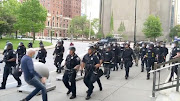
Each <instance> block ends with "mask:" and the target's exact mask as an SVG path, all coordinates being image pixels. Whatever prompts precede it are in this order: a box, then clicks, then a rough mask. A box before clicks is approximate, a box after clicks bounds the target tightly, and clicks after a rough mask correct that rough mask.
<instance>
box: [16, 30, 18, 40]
mask: <svg viewBox="0 0 180 101" xmlns="http://www.w3.org/2000/svg"><path fill="white" fill-rule="evenodd" d="M15 33H16V39H17V34H18V31H16V32H15Z"/></svg>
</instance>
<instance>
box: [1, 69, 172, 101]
mask: <svg viewBox="0 0 180 101" xmlns="http://www.w3.org/2000/svg"><path fill="white" fill-rule="evenodd" d="M140 70H141V69H140V67H135V66H133V67H132V68H131V70H130V78H129V79H128V80H125V79H124V75H125V71H124V69H123V70H119V71H114V72H113V71H112V72H111V78H110V79H109V80H107V79H106V78H105V77H104V76H103V77H101V81H102V85H103V91H99V88H98V85H97V83H94V86H95V89H94V93H93V94H92V98H91V100H90V101H155V98H151V97H150V96H151V92H152V75H151V79H150V80H146V72H143V73H141V72H140ZM167 73H169V71H167V72H164V73H163V74H164V75H167ZM56 76H57V74H56V73H55V72H53V73H51V74H50V78H51V82H52V83H53V84H55V85H56V86H57V87H56V89H55V90H54V91H51V92H49V93H48V99H49V101H72V100H69V97H70V96H67V95H66V92H67V89H66V88H65V86H64V84H63V82H62V81H56ZM86 90H87V88H86V86H85V85H84V83H83V80H80V81H78V82H77V98H76V99H74V100H73V101H85V97H86ZM25 96H27V94H23V93H19V92H17V88H10V89H7V90H3V91H1V93H0V101H19V100H20V99H22V98H24V97H25ZM31 101H42V100H41V96H36V97H34V98H33V99H32V100H31Z"/></svg>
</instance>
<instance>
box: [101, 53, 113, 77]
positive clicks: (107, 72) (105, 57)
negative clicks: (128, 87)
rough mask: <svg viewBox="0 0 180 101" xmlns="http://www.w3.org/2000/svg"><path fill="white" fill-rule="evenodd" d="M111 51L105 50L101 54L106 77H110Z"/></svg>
mask: <svg viewBox="0 0 180 101" xmlns="http://www.w3.org/2000/svg"><path fill="white" fill-rule="evenodd" d="M113 58H114V55H113V52H112V51H111V50H110V51H105V52H104V54H103V66H104V75H106V77H107V79H109V77H110V71H111V68H112V67H113V65H112V62H113Z"/></svg>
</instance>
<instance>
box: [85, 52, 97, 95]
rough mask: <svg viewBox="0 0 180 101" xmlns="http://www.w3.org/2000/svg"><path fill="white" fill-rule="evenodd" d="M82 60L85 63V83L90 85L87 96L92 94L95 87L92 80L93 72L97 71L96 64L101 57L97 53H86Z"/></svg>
mask: <svg viewBox="0 0 180 101" xmlns="http://www.w3.org/2000/svg"><path fill="white" fill-rule="evenodd" d="M82 62H83V63H85V76H84V83H85V85H86V86H87V87H88V91H87V96H91V94H92V92H93V89H94V86H93V82H92V81H91V79H92V75H93V72H94V71H96V68H95V65H96V64H99V59H98V58H97V56H96V55H95V54H92V55H89V54H86V55H85V56H84V57H83V60H82ZM98 79H99V78H98Z"/></svg>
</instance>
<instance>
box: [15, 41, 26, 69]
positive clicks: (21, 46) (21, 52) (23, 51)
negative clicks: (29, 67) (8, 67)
mask: <svg viewBox="0 0 180 101" xmlns="http://www.w3.org/2000/svg"><path fill="white" fill-rule="evenodd" d="M16 53H17V55H18V66H20V64H21V58H22V57H23V56H24V55H25V54H26V47H25V46H24V43H23V42H20V43H19V46H18V47H17V51H16Z"/></svg>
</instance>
